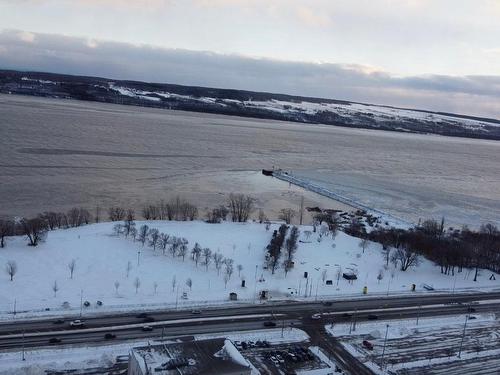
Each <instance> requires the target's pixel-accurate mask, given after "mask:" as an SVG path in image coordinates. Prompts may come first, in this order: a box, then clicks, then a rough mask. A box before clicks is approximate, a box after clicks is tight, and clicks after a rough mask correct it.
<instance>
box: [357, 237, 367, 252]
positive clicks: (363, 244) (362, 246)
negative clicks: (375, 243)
mask: <svg viewBox="0 0 500 375" xmlns="http://www.w3.org/2000/svg"><path fill="white" fill-rule="evenodd" d="M368 244H369V241H368V240H367V239H366V238H362V239H361V241H359V244H358V246H359V248H360V249H363V254H364V253H365V249H366V248H367V246H368Z"/></svg>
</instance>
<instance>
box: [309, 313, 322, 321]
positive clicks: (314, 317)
mask: <svg viewBox="0 0 500 375" xmlns="http://www.w3.org/2000/svg"><path fill="white" fill-rule="evenodd" d="M311 319H312V320H319V319H321V314H313V315H312V316H311Z"/></svg>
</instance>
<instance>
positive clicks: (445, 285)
mask: <svg viewBox="0 0 500 375" xmlns="http://www.w3.org/2000/svg"><path fill="white" fill-rule="evenodd" d="M144 223H146V224H147V225H149V227H150V228H157V229H158V230H159V231H160V232H163V233H167V234H169V235H171V236H176V237H184V238H186V239H187V240H188V241H189V243H188V245H187V246H188V252H187V255H186V256H185V259H184V260H183V259H182V257H179V256H175V257H172V255H171V253H170V252H169V251H168V249H167V250H166V252H165V254H163V251H162V250H160V249H157V250H156V251H153V249H152V248H151V247H149V246H147V245H145V246H142V244H141V243H139V242H137V241H136V242H134V241H133V240H131V239H126V238H125V237H123V236H120V237H118V236H116V235H113V226H114V223H100V224H92V225H88V226H83V227H80V228H73V229H65V230H54V231H51V232H49V235H48V238H47V241H46V242H45V243H42V244H40V245H39V246H37V247H29V246H27V241H26V239H25V238H24V237H21V236H19V237H15V238H10V239H9V241H8V244H7V247H6V248H4V249H1V251H0V267H2V271H3V270H4V269H5V266H6V264H7V262H8V261H14V262H15V263H16V264H17V273H16V274H15V275H14V277H13V281H10V280H9V275H8V274H7V273H6V272H2V273H1V274H0V282H1V285H2V286H1V288H0V317H2V318H3V319H10V318H12V317H13V314H12V313H13V311H14V309H15V311H16V313H17V316H18V317H20V316H22V317H28V316H37V315H43V314H45V315H57V314H77V313H79V312H80V301H83V302H85V301H88V302H89V304H90V306H88V307H83V314H94V313H99V312H104V311H127V310H140V309H154V308H176V307H177V308H182V307H188V306H192V305H195V304H196V305H199V306H204V305H209V304H210V305H217V304H222V303H238V301H239V302H245V303H253V302H255V303H259V299H258V298H257V297H258V294H259V292H261V291H263V290H266V291H268V292H269V299H270V300H271V301H273V300H279V299H287V298H309V299H320V298H322V297H325V296H328V298H335V297H339V298H340V297H346V296H362V292H363V287H364V286H367V288H368V296H370V295H385V294H394V293H411V292H410V289H411V285H412V284H416V286H417V292H416V293H419V292H422V293H426V292H425V291H424V290H423V289H422V285H423V284H424V283H425V284H428V285H432V286H433V287H434V288H435V289H436V290H452V289H454V290H455V291H458V290H460V289H469V290H470V289H473V288H474V289H477V288H486V289H492V288H498V287H499V286H500V277H498V276H497V280H489V276H490V274H491V272H484V273H483V275H480V277H479V279H478V281H477V282H473V281H472V279H473V274H471V272H467V271H465V272H463V273H460V274H458V273H457V274H456V275H457V276H456V277H452V276H445V275H443V274H441V273H440V272H439V268H438V267H436V266H435V265H434V264H432V263H431V262H429V261H427V260H422V262H421V263H420V265H419V266H418V267H416V268H412V269H409V270H408V271H406V272H402V271H399V269H397V268H394V266H393V265H392V264H389V266H386V264H385V261H384V258H383V256H382V253H381V247H380V245H378V244H375V243H370V244H369V245H368V247H367V248H366V249H365V251H364V252H363V250H362V248H361V247H360V246H359V242H360V241H359V239H357V238H354V237H350V236H348V235H346V234H345V233H342V232H339V233H338V235H337V236H336V237H335V238H334V239H333V238H332V237H331V236H328V237H325V236H323V237H322V238H321V239H320V240H319V241H318V239H319V231H318V232H317V233H307V232H308V231H312V228H311V227H308V226H303V227H301V228H300V231H301V234H300V238H299V244H298V249H297V252H296V254H295V257H294V267H293V268H292V269H291V270H290V272H288V274H287V275H285V272H284V270H283V268H282V267H279V268H278V269H277V270H276V272H275V274H274V275H273V274H272V273H271V271H270V270H269V269H265V268H264V263H265V253H266V251H265V248H266V246H267V245H268V243H269V241H270V239H271V236H272V232H273V230H274V229H277V228H278V226H279V224H272V225H271V228H270V229H269V230H266V226H265V225H264V224H258V223H230V222H224V223H222V224H207V223H204V222H201V221H192V222H174V221H149V222H137V227H140V226H141V225H142V224H144ZM195 243H199V244H200V246H201V247H202V248H207V247H208V248H210V249H211V250H212V253H216V252H217V253H220V254H222V255H223V256H224V257H225V258H231V259H233V260H234V272H233V273H232V275H231V277H230V278H229V280H227V285H226V283H225V280H224V279H225V277H224V276H225V268H224V266H222V267H221V269H220V271H217V270H216V268H215V265H214V262H213V261H212V262H211V263H210V264H209V265H208V267H207V266H206V265H205V264H204V263H203V257H202V258H201V259H200V261H199V263H198V266H196V264H195V262H194V261H193V260H192V258H191V255H190V252H191V249H192V248H193V247H194V245H195ZM283 252H284V251H283ZM283 259H284V255H283V256H282V260H283ZM72 260H75V269H74V273H73V277H72V278H71V276H70V269H69V266H68V265H69V264H70V263H71V262H72ZM280 264H281V262H280ZM238 265H241V271H239V270H238ZM127 268H130V269H129V270H128V271H127ZM305 272H307V278H305V277H304V276H305V274H304V273H305ZM339 272H340V274H341V273H344V272H346V273H355V274H357V277H358V279H357V280H355V281H353V282H349V281H347V280H344V279H343V278H342V277H341V276H340V277H339ZM127 274H128V275H127ZM188 279H190V280H191V286H189V282H188ZM243 280H244V281H245V286H244V287H243V286H242V281H243ZM55 283H57V288H54V284H55ZM54 289H56V290H54ZM230 292H235V293H237V296H238V301H237V302H232V301H229V293H230ZM97 301H102V303H103V304H102V306H97ZM65 302H67V303H65ZM46 309H50V310H48V311H46Z"/></svg>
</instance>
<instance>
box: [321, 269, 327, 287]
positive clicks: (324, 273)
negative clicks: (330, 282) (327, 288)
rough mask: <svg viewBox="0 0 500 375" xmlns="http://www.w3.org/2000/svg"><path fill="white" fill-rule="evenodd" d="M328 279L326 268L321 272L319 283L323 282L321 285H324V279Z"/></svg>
mask: <svg viewBox="0 0 500 375" xmlns="http://www.w3.org/2000/svg"><path fill="white" fill-rule="evenodd" d="M327 277H328V271H327V270H326V268H325V269H324V270H323V271H322V272H321V281H323V284H324V283H325V281H326V278H327Z"/></svg>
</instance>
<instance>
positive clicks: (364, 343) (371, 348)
mask: <svg viewBox="0 0 500 375" xmlns="http://www.w3.org/2000/svg"><path fill="white" fill-rule="evenodd" d="M363 346H364V347H365V348H366V349H368V350H373V344H372V343H371V342H370V341H367V340H363Z"/></svg>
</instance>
